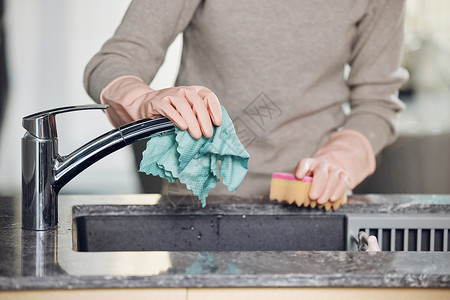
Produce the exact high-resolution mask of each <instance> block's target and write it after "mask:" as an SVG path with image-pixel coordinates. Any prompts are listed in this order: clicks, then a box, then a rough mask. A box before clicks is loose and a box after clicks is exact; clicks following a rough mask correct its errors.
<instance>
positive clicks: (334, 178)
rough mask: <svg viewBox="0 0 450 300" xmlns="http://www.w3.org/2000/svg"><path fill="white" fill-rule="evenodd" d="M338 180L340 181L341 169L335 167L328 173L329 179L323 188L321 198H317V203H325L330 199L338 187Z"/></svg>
mask: <svg viewBox="0 0 450 300" xmlns="http://www.w3.org/2000/svg"><path fill="white" fill-rule="evenodd" d="M338 182H339V170H337V169H334V170H332V171H331V172H329V173H328V180H327V183H326V186H325V189H324V190H323V192H322V194H321V195H320V197H319V199H317V203H319V204H323V203H325V202H327V201H328V200H329V199H330V196H331V194H332V193H333V192H334V190H335V189H336V186H337V184H338Z"/></svg>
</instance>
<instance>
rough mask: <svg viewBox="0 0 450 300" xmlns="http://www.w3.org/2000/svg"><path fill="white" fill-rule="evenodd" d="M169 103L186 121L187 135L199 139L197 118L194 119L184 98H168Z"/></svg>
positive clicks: (199, 131) (200, 134) (199, 132)
mask: <svg viewBox="0 0 450 300" xmlns="http://www.w3.org/2000/svg"><path fill="white" fill-rule="evenodd" d="M170 102H171V103H172V105H173V106H174V107H175V109H176V110H177V111H178V112H179V113H180V115H181V116H182V117H183V119H184V120H185V121H186V124H187V126H188V130H189V133H190V134H191V135H192V137H193V138H195V139H199V138H201V136H202V132H201V130H200V126H199V125H198V121H197V118H196V117H195V115H194V112H193V111H192V108H191V106H190V104H189V102H188V101H187V99H186V98H185V97H184V96H179V97H173V98H170Z"/></svg>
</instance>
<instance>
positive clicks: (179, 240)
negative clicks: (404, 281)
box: [73, 205, 346, 252]
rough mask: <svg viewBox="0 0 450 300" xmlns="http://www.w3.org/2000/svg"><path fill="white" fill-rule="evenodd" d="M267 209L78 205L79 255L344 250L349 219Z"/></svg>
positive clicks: (75, 217)
mask: <svg viewBox="0 0 450 300" xmlns="http://www.w3.org/2000/svg"><path fill="white" fill-rule="evenodd" d="M273 207H274V206H269V205H223V206H221V205H208V206H207V207H206V208H205V209H201V208H198V207H197V208H195V207H192V206H189V207H188V206H186V207H182V206H181V207H180V206H177V207H173V206H165V205H156V206H147V205H136V206H134V205H132V206H129V205H125V206H123V205H122V206H120V205H119V206H118V205H114V206H106V205H101V206H95V205H86V206H75V207H74V208H73V220H74V226H73V228H74V243H73V244H74V248H75V250H77V251H88V252H97V251H177V252H178V251H300V250H305V251H306V250H323V251H341V250H345V249H346V235H345V232H346V230H345V215H343V214H339V213H331V212H321V211H317V210H305V209H297V208H293V207H292V208H288V209H284V210H280V209H278V210H277V211H273V210H271V208H273Z"/></svg>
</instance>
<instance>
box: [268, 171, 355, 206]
mask: <svg viewBox="0 0 450 300" xmlns="http://www.w3.org/2000/svg"><path fill="white" fill-rule="evenodd" d="M311 182H312V177H309V176H305V177H304V178H303V179H302V180H298V179H297V178H295V176H294V174H289V173H273V174H272V181H271V183H270V196H269V197H270V200H276V201H278V202H284V201H285V202H287V203H289V204H293V203H294V202H295V203H296V204H297V206H302V205H303V206H305V207H308V206H311V207H312V208H314V207H316V206H317V207H318V208H322V207H325V210H326V211H328V210H329V209H330V208H331V207H332V208H333V210H337V209H338V208H339V206H341V205H343V204H345V203H346V202H347V195H346V194H344V195H343V196H342V197H341V198H339V199H338V200H337V201H335V202H330V201H328V202H325V203H323V204H317V201H315V200H311V199H309V189H310V188H311Z"/></svg>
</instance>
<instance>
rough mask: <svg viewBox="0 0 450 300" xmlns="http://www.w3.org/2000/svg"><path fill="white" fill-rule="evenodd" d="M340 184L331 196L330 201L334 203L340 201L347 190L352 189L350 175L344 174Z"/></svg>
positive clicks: (341, 176)
mask: <svg viewBox="0 0 450 300" xmlns="http://www.w3.org/2000/svg"><path fill="white" fill-rule="evenodd" d="M339 177H340V178H339V182H338V184H337V186H336V189H335V190H334V192H333V193H332V194H331V197H330V201H331V202H334V201H337V200H339V199H340V198H341V197H342V196H344V194H345V193H346V192H347V190H348V189H349V188H350V186H349V183H348V175H346V174H342V173H341V175H340V176H339Z"/></svg>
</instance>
